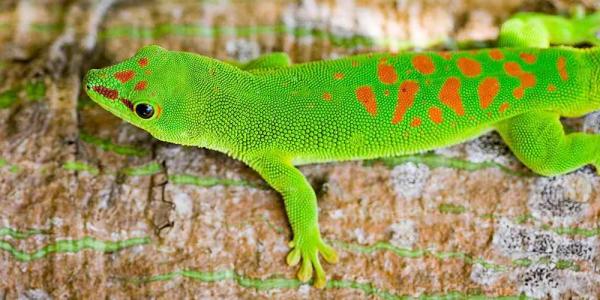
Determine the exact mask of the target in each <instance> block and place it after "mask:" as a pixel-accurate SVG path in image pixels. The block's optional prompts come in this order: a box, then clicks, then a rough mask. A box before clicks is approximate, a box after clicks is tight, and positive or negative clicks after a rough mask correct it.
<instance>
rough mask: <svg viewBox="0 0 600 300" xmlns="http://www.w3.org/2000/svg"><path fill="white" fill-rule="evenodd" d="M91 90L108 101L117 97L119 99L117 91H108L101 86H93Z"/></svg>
mask: <svg viewBox="0 0 600 300" xmlns="http://www.w3.org/2000/svg"><path fill="white" fill-rule="evenodd" d="M92 89H93V90H94V91H96V93H98V94H100V95H102V96H104V97H106V98H108V99H110V100H115V99H117V97H119V92H118V91H117V90H113V89H109V88H107V87H104V86H101V85H97V86H94V87H92Z"/></svg>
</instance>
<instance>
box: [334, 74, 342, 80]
mask: <svg viewBox="0 0 600 300" xmlns="http://www.w3.org/2000/svg"><path fill="white" fill-rule="evenodd" d="M333 78H334V79H337V80H340V79H344V73H340V72H337V73H335V74H333Z"/></svg>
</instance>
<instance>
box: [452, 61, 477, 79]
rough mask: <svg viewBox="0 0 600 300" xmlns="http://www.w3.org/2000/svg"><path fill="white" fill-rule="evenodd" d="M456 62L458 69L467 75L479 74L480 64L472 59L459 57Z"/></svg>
mask: <svg viewBox="0 0 600 300" xmlns="http://www.w3.org/2000/svg"><path fill="white" fill-rule="evenodd" d="M456 63H457V64H458V68H459V69H460V71H461V72H462V73H463V74H465V75H466V76H468V77H475V76H477V75H479V74H481V64H480V63H479V62H478V61H476V60H474V59H471V58H467V57H461V58H459V59H458V61H457V62H456Z"/></svg>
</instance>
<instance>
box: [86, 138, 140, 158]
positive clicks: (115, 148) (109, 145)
mask: <svg viewBox="0 0 600 300" xmlns="http://www.w3.org/2000/svg"><path fill="white" fill-rule="evenodd" d="M79 138H80V139H81V140H82V141H84V142H86V143H88V144H92V145H95V146H98V148H100V149H102V150H104V151H110V152H114V153H117V154H121V155H128V156H146V155H148V153H149V151H148V150H146V149H141V148H136V147H132V146H122V145H117V144H115V143H113V142H111V141H110V139H102V138H99V137H95V136H93V135H91V134H87V133H85V132H82V133H80V134H79Z"/></svg>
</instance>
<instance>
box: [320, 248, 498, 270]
mask: <svg viewBox="0 0 600 300" xmlns="http://www.w3.org/2000/svg"><path fill="white" fill-rule="evenodd" d="M331 242H332V243H333V244H334V245H337V246H339V247H340V248H342V249H344V250H348V251H353V252H358V253H365V254H370V253H373V252H377V251H382V250H387V251H391V252H392V253H394V254H396V255H398V256H400V257H405V258H421V257H425V256H431V257H435V258H437V259H460V260H462V261H464V262H465V263H468V264H480V265H481V266H483V267H484V268H486V269H491V270H495V271H506V270H508V269H509V267H508V266H503V265H498V264H494V263H491V262H487V261H485V260H483V259H481V258H473V257H472V256H471V255H470V254H467V253H464V252H436V251H432V250H428V249H408V248H400V247H396V246H394V245H392V244H390V243H388V242H377V243H375V244H373V245H370V246H364V245H358V244H352V243H346V242H342V241H331Z"/></svg>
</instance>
